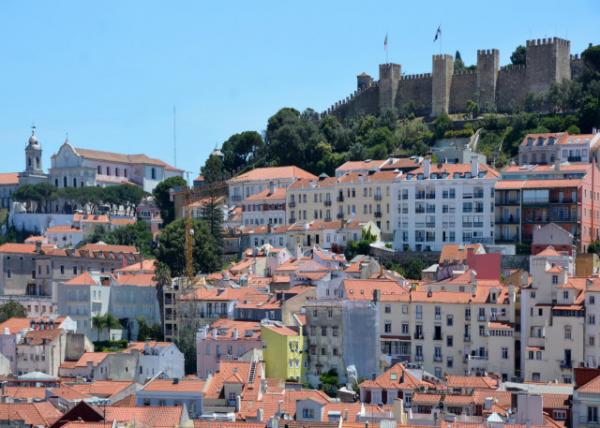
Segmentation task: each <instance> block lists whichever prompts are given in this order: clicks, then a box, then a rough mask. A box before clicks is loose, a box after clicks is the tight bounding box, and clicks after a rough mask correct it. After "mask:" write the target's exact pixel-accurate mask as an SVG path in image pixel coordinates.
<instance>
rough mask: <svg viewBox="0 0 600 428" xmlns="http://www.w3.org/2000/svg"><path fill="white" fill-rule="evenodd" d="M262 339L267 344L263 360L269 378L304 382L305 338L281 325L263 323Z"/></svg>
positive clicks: (296, 331) (300, 331)
mask: <svg viewBox="0 0 600 428" xmlns="http://www.w3.org/2000/svg"><path fill="white" fill-rule="evenodd" d="M261 337H262V340H263V342H264V344H265V346H264V350H263V358H264V360H265V365H266V374H267V377H269V378H279V379H283V380H295V381H303V380H304V355H305V354H304V352H302V351H303V350H304V337H303V336H302V329H301V327H300V328H299V329H298V330H296V329H292V328H290V327H286V326H284V325H282V324H280V323H263V324H262V325H261Z"/></svg>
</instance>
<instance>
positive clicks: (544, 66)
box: [526, 37, 571, 93]
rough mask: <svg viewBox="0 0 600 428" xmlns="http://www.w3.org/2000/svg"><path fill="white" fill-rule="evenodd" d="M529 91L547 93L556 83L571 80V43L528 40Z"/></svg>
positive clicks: (552, 40) (558, 40) (559, 40)
mask: <svg viewBox="0 0 600 428" xmlns="http://www.w3.org/2000/svg"><path fill="white" fill-rule="evenodd" d="M526 65H527V71H526V75H527V91H528V92H533V93H539V92H544V91H547V90H548V89H549V88H550V85H551V84H552V83H554V82H557V83H558V82H562V81H563V80H571V42H569V41H568V40H564V39H559V38H558V37H554V38H552V39H536V40H527V55H526Z"/></svg>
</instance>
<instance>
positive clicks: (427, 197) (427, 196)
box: [425, 192, 435, 199]
mask: <svg viewBox="0 0 600 428" xmlns="http://www.w3.org/2000/svg"><path fill="white" fill-rule="evenodd" d="M425 199H435V192H433V193H427V194H426V195H425Z"/></svg>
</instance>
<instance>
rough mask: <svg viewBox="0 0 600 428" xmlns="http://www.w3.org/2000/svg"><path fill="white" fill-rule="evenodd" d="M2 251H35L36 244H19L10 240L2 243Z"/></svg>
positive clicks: (0, 248) (31, 252) (30, 252)
mask: <svg viewBox="0 0 600 428" xmlns="http://www.w3.org/2000/svg"><path fill="white" fill-rule="evenodd" d="M0 253H29V254H33V253H35V244H17V243H13V242H9V243H6V244H3V245H0Z"/></svg>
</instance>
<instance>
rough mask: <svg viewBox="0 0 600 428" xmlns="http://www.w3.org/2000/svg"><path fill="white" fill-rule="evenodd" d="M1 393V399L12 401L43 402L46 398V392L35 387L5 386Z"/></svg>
mask: <svg viewBox="0 0 600 428" xmlns="http://www.w3.org/2000/svg"><path fill="white" fill-rule="evenodd" d="M3 392H4V393H3V394H2V396H3V397H11V398H14V399H32V400H33V399H34V400H45V398H46V390H45V389H44V388H38V387H35V386H31V387H30V386H5V387H4V389H3Z"/></svg>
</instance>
